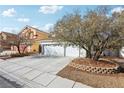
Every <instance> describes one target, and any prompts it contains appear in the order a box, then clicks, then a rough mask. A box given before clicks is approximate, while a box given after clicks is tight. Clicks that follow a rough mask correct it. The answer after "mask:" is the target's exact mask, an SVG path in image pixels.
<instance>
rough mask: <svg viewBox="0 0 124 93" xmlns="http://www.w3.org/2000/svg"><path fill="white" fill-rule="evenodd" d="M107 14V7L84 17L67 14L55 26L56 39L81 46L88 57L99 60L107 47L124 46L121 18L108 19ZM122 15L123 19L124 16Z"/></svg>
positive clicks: (112, 17) (90, 12) (76, 13)
mask: <svg viewBox="0 0 124 93" xmlns="http://www.w3.org/2000/svg"><path fill="white" fill-rule="evenodd" d="M107 13H108V10H107V8H106V7H101V8H100V7H99V8H97V9H95V10H90V11H88V12H87V13H86V14H85V15H84V16H81V14H80V13H79V12H74V13H71V14H67V15H65V16H63V17H62V19H61V20H59V21H58V22H57V23H56V24H55V27H54V31H53V33H54V36H55V37H54V39H56V40H58V41H65V42H68V43H71V44H74V45H77V46H80V47H82V48H84V49H85V50H86V52H87V57H89V58H92V59H93V60H98V59H99V57H100V56H101V54H102V52H103V51H104V50H105V49H106V48H107V47H109V46H111V47H113V48H114V46H113V45H114V44H115V45H116V46H119V47H121V46H122V44H124V43H122V42H123V40H122V37H124V30H122V29H123V27H122V26H121V25H124V24H123V22H121V20H120V16H116V17H114V16H109V17H108V15H107ZM120 15H122V19H123V18H124V15H123V14H120ZM116 21H117V22H119V24H118V23H117V22H116ZM120 23H121V25H120ZM116 26H117V27H118V29H117V28H116ZM120 33H121V34H120ZM119 42H121V45H120V44H119ZM72 51H73V50H72Z"/></svg>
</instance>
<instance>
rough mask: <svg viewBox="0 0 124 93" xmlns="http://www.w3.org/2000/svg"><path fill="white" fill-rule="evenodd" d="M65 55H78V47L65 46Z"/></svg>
mask: <svg viewBox="0 0 124 93" xmlns="http://www.w3.org/2000/svg"><path fill="white" fill-rule="evenodd" d="M66 56H72V57H79V48H77V47H74V46H69V47H67V48H66Z"/></svg>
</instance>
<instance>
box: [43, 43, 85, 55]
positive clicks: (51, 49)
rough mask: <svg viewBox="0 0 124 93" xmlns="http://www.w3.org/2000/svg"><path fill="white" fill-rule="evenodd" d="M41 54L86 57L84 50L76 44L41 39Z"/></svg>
mask: <svg viewBox="0 0 124 93" xmlns="http://www.w3.org/2000/svg"><path fill="white" fill-rule="evenodd" d="M41 46H42V54H43V55H46V56H68V57H79V56H80V57H86V51H85V50H84V49H80V48H79V47H77V46H73V45H65V44H64V43H61V44H60V43H59V42H52V41H42V42H41Z"/></svg>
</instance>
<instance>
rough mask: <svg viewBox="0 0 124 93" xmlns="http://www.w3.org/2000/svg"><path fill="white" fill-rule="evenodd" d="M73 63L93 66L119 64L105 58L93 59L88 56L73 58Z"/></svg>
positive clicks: (113, 65)
mask: <svg viewBox="0 0 124 93" xmlns="http://www.w3.org/2000/svg"><path fill="white" fill-rule="evenodd" d="M72 62H73V63H76V64H80V65H86V66H92V67H106V68H107V67H108V68H109V67H116V66H117V64H114V63H112V62H111V61H109V62H108V61H105V60H99V61H94V60H92V59H88V58H77V59H74V60H72Z"/></svg>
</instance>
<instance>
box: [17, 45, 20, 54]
mask: <svg viewBox="0 0 124 93" xmlns="http://www.w3.org/2000/svg"><path fill="white" fill-rule="evenodd" d="M17 49H18V52H19V54H21V52H20V47H19V46H17Z"/></svg>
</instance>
